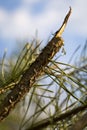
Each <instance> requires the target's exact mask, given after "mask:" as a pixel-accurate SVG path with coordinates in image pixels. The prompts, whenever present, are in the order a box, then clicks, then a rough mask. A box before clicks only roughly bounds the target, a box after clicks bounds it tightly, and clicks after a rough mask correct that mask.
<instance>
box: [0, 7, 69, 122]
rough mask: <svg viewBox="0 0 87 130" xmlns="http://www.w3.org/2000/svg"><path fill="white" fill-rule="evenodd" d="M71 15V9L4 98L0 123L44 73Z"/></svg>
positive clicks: (55, 51) (60, 43)
mask: <svg viewBox="0 0 87 130" xmlns="http://www.w3.org/2000/svg"><path fill="white" fill-rule="evenodd" d="M70 14H71V8H70V10H69V12H68V14H67V15H66V17H65V19H64V22H63V24H62V26H61V27H60V29H59V30H58V31H57V32H56V33H55V35H54V37H53V38H52V40H51V41H49V43H48V44H47V46H46V47H45V48H44V49H43V50H42V52H41V53H40V54H39V56H38V57H37V58H36V60H35V61H34V62H33V63H32V64H31V65H30V67H29V68H28V69H27V70H26V71H25V73H24V74H23V75H22V78H21V80H20V81H19V83H18V84H16V85H15V87H14V88H13V89H12V90H11V92H9V94H8V95H7V96H6V97H5V99H4V100H3V102H2V103H1V106H0V121H1V120H3V119H4V118H5V117H7V116H8V114H9V112H10V110H11V109H12V108H14V106H15V105H16V104H17V103H18V102H19V101H20V100H21V99H22V98H23V97H24V96H25V94H26V93H28V92H29V90H30V88H31V87H32V86H33V84H34V83H35V81H36V79H37V78H38V77H39V76H40V75H41V73H42V72H43V71H44V69H45V67H46V66H47V64H48V63H49V62H50V59H52V58H53V57H54V55H55V54H56V53H57V52H58V51H59V50H60V48H61V47H62V46H63V43H64V42H63V39H62V38H61V34H62V33H63V31H64V29H65V26H66V24H67V21H68V19H69V16H70Z"/></svg>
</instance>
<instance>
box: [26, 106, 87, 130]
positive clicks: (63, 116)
mask: <svg viewBox="0 0 87 130" xmlns="http://www.w3.org/2000/svg"><path fill="white" fill-rule="evenodd" d="M86 108H87V104H85V105H84V106H83V105H81V106H79V107H76V108H74V109H72V110H69V111H67V112H65V113H62V114H60V115H58V116H56V117H55V116H53V117H51V118H47V119H43V120H41V121H39V122H38V123H36V124H35V125H34V126H32V127H30V128H27V129H26V130H41V128H46V127H47V126H50V125H51V124H56V123H57V122H58V121H63V120H65V119H67V118H70V117H71V116H72V115H75V114H77V113H79V112H82V111H84V110H85V109H86ZM86 116H87V114H85V115H84V116H83V117H85V119H87V117H86ZM83 117H82V118H81V120H80V121H81V122H82V119H83ZM77 123H78V125H79V121H78V122H77ZM77 123H75V126H74V125H73V126H72V128H71V129H69V130H82V129H75V127H76V128H78V127H77V126H78V125H77ZM86 124H87V121H85V123H84V124H83V125H82V127H83V126H85V125H86ZM80 127H81V126H80ZM82 127H81V128H82Z"/></svg>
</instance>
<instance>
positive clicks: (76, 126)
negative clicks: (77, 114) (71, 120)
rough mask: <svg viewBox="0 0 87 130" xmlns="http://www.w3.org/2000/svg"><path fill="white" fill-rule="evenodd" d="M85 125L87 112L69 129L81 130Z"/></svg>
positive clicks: (86, 124)
mask: <svg viewBox="0 0 87 130" xmlns="http://www.w3.org/2000/svg"><path fill="white" fill-rule="evenodd" d="M86 126H87V113H85V114H84V115H83V116H82V117H81V118H80V119H79V120H78V121H76V122H75V124H73V125H72V126H71V128H70V129H69V130H83V129H84V128H85V127H86Z"/></svg>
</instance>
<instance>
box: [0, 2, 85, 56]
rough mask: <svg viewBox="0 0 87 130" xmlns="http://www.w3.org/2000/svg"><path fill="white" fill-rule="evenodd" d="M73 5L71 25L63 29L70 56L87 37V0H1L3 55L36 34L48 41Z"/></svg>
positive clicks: (0, 35)
mask: <svg viewBox="0 0 87 130" xmlns="http://www.w3.org/2000/svg"><path fill="white" fill-rule="evenodd" d="M70 6H71V7H72V14H71V16H70V19H69V22H68V25H67V27H66V29H65V31H64V33H63V39H64V41H65V50H66V52H67V56H70V55H71V54H72V52H73V51H74V50H75V49H76V47H77V46H78V45H79V44H84V43H85V41H86V39H87V36H86V34H87V0H0V57H1V56H2V55H3V53H4V50H5V48H7V50H8V52H7V53H8V54H11V52H12V51H13V50H14V48H15V45H17V44H20V43H21V42H18V41H24V42H27V41H29V40H31V39H33V38H34V37H35V33H36V31H38V38H39V39H40V40H41V41H43V43H42V44H45V43H46V41H47V40H48V38H49V37H50V36H52V34H53V33H55V32H56V31H57V30H58V29H59V28H60V26H61V24H62V22H63V20H64V17H65V15H66V14H67V12H68V11H69V7H70Z"/></svg>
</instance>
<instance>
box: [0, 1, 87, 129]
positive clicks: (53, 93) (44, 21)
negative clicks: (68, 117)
mask: <svg viewBox="0 0 87 130" xmlns="http://www.w3.org/2000/svg"><path fill="white" fill-rule="evenodd" d="M70 6H71V8H72V14H71V16H70V19H69V21H68V24H67V27H66V29H65V31H64V33H63V39H64V44H65V45H64V51H65V52H66V55H63V56H62V57H61V58H60V59H58V61H62V62H64V63H67V64H62V63H60V64H59V63H58V64H59V65H58V66H56V65H55V64H54V63H56V62H55V61H53V62H51V64H50V65H49V69H48V68H46V69H47V70H46V73H45V74H46V75H44V74H43V77H41V79H38V80H37V82H36V84H35V86H37V89H36V88H35V89H36V90H34V88H33V89H32V90H31V91H30V92H29V94H28V95H27V96H26V97H25V99H24V100H23V101H22V102H20V103H19V104H18V105H17V106H16V109H15V110H13V111H12V112H11V114H10V116H8V118H7V119H6V120H5V121H3V122H2V123H1V124H0V130H2V129H3V130H12V129H13V130H15V129H16V130H22V129H23V130H27V128H28V127H29V125H31V127H32V126H33V123H35V121H36V120H37V117H38V120H39V121H40V120H41V119H43V118H44V117H51V114H53V113H54V115H56V114H58V112H60V111H61V112H62V110H63V109H64V107H65V102H66V101H67V103H66V104H68V105H70V104H71V105H72V104H74V103H75V101H77V103H78V102H79V98H80V97H81V101H83V95H84V92H86V87H85V85H86V84H87V80H86V79H87V76H86V75H87V74H86V75H85V76H84V73H83V71H82V68H83V69H84V70H85V72H86V73H87V71H86V70H87V63H86V62H87V56H86V54H87V41H86V40H87V36H86V34H87V15H86V14H87V7H86V6H87V0H84V1H82V0H79V1H76V0H61V1H60V0H0V61H1V62H0V76H2V77H1V78H0V87H1V88H2V87H3V86H5V85H7V86H8V84H5V80H6V79H5V80H4V76H5V74H3V72H4V69H3V68H5V67H7V69H6V78H8V77H10V78H11V76H13V80H14V79H15V80H14V82H16V81H18V79H17V77H16V76H19V73H20V72H21V73H22V69H23V67H24V66H26V59H28V58H29V56H30V55H31V52H33V50H34V48H35V47H36V46H35V44H36V41H34V42H32V40H34V39H35V40H37V41H41V45H40V46H41V48H40V50H41V49H42V48H43V47H44V46H45V45H46V44H47V41H48V40H49V39H50V38H51V37H52V36H53V34H54V33H55V32H56V31H57V30H58V29H59V28H60V26H61V24H62V22H63V20H64V17H65V16H66V14H67V12H68V11H69V7H70ZM27 42H28V43H32V44H33V45H32V47H31V45H30V47H29V46H27V44H26V43H27ZM25 44H26V45H25ZM24 45H25V47H24ZM23 47H24V50H23V51H22V53H21V55H20V57H19V59H18V62H17V64H16V67H15V69H14V70H15V71H14V72H15V73H11V72H12V69H13V67H14V64H15V61H16V60H17V57H18V54H19V53H20V52H21V50H22V48H23ZM29 48H31V49H30V50H29ZM32 48H33V49H32ZM76 49H77V50H79V51H80V52H81V53H80V52H79V51H77V50H76ZM40 50H39V49H37V50H36V52H34V53H35V54H33V53H32V54H33V55H34V56H31V57H34V58H35V56H36V55H37V51H38V52H39V51H40ZM26 52H27V53H26ZM74 52H75V53H76V56H77V55H79V56H77V57H78V58H77V59H75V60H72V59H73V57H74V58H76V57H75V55H74ZM14 54H15V56H14V58H12V59H10V58H11V56H12V55H14ZM25 54H26V55H25ZM58 54H60V53H58ZM64 54H65V53H64ZM24 55H25V57H23V56H24ZM84 57H85V58H84ZM6 58H7V59H10V60H9V62H8V61H7V60H6ZM22 58H24V59H23V60H22ZM34 58H33V59H34ZM81 58H82V59H81ZM31 59H32V58H31ZM80 59H81V60H80ZM4 60H6V65H5V64H4ZM28 60H30V59H28ZM77 60H78V63H77ZM69 61H70V62H71V61H72V62H73V63H76V64H74V65H75V67H78V68H79V69H77V68H75V67H74V66H69V65H68V63H69ZM30 62H32V61H30ZM7 63H9V66H10V67H8V64H7ZM56 64H57V63H56ZM4 65H5V67H3V66H4ZM51 65H53V66H51ZM82 65H83V66H82ZM11 67H12V68H11ZM52 67H53V68H52ZM59 67H60V68H59ZM61 67H62V68H63V70H64V71H67V72H69V76H67V75H68V73H67V75H64V73H62V70H61ZM25 69H26V68H25ZM56 69H57V70H58V71H56V73H57V72H58V74H60V75H59V76H60V78H61V81H60V79H58V78H57V79H56V80H59V81H58V82H55V80H54V79H52V77H49V75H47V74H48V72H49V74H51V73H50V70H52V71H53V72H54V73H53V74H54V75H51V76H54V77H55V78H56V75H55V70H56ZM72 70H73V72H72ZM80 71H81V73H80ZM71 72H72V73H71ZM17 74H18V75H17ZM8 75H11V76H8ZM46 76H47V77H46ZM63 76H64V77H63ZM62 77H63V78H62ZM71 77H73V78H72V79H69V78H71ZM10 78H9V79H10ZM69 80H70V81H69ZM48 81H49V84H48ZM68 81H69V82H68ZM78 81H79V82H78ZM80 81H81V83H83V84H81V83H80ZM41 83H42V84H41ZM63 83H64V85H65V88H63V89H62V88H61V87H59V86H63V85H62V84H63ZM4 84H5V85H4ZM41 85H42V86H41ZM57 85H58V86H57ZM13 86H14V85H13ZM38 86H39V87H41V88H39V89H38ZM54 86H55V87H54ZM67 86H68V90H69V91H68V92H67V91H66V90H67V89H66V88H67ZM82 87H83V88H82ZM70 92H71V93H73V95H74V96H72V95H71V93H70ZM82 92H83V93H82ZM44 94H46V95H44ZM3 95H4V94H3ZM32 95H33V96H32ZM86 95H87V94H86ZM5 96H6V95H5ZM68 96H69V97H68ZM75 96H76V97H75ZM67 97H68V100H67ZM54 99H55V100H54ZM71 99H72V100H71ZM1 101H2V95H0V102H1ZM31 101H32V102H31ZM38 102H39V103H38ZM45 103H48V105H47V104H46V106H45V107H46V111H45V107H44V105H45ZM80 103H82V102H80ZM80 103H78V104H80ZM50 104H51V106H50ZM68 105H66V108H65V109H67V108H68ZM76 105H77V104H76ZM72 107H73V105H72ZM32 108H33V109H32ZM50 108H52V109H50ZM28 110H29V111H28ZM39 110H40V112H41V113H39ZM37 111H38V112H37ZM23 112H24V113H23ZM56 112H57V113H56ZM33 114H34V115H33ZM35 114H36V115H35ZM37 114H38V115H37ZM32 115H33V116H32ZM39 115H40V116H39ZM29 121H30V122H29ZM32 122H33V123H32ZM66 122H67V121H66ZM66 122H65V125H66ZM58 125H59V124H58ZM51 127H52V126H51ZM24 128H25V129H24ZM56 128H57V127H56ZM63 128H64V127H63ZM47 130H48V129H47ZM50 130H51V129H50ZM64 130H65V129H64Z"/></svg>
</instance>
